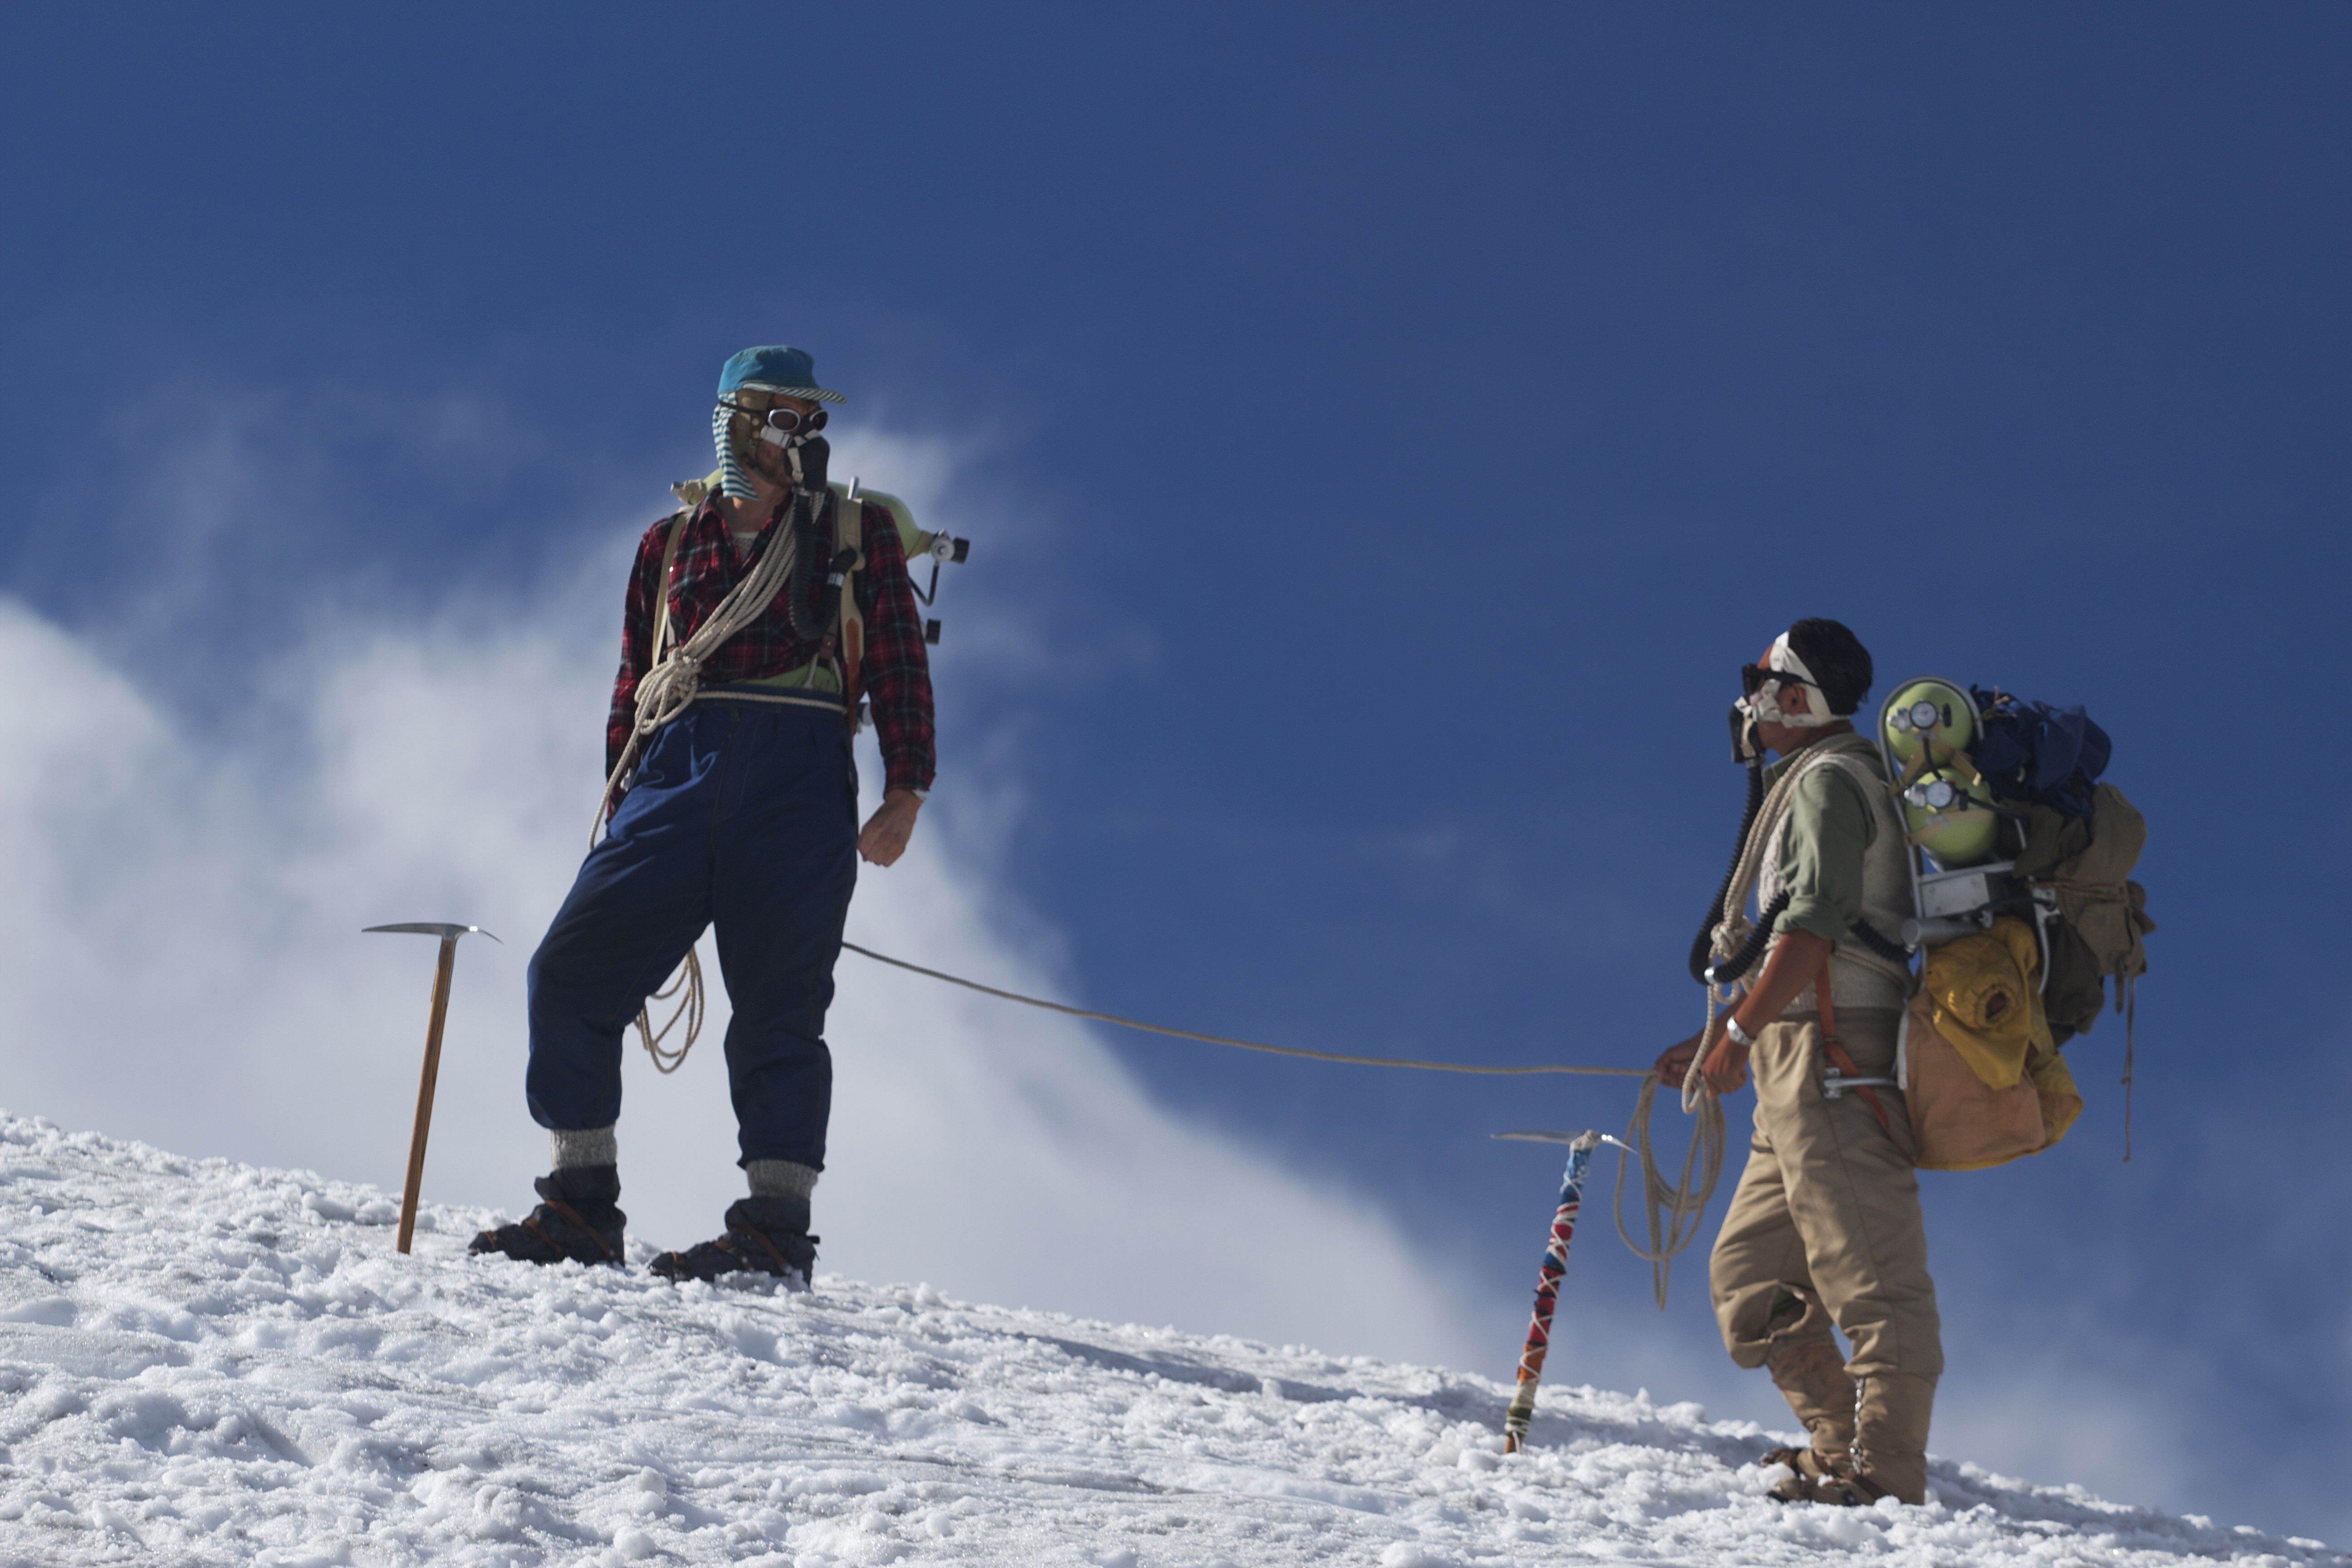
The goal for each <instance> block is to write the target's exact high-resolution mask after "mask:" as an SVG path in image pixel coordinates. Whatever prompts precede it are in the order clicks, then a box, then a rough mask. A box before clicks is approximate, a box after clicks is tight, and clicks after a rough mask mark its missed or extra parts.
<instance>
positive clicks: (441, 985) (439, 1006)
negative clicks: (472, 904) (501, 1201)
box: [361, 921, 506, 1252]
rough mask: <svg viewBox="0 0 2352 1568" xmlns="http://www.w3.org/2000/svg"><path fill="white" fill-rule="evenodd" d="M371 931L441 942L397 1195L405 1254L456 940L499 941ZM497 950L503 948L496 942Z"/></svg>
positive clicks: (447, 933) (427, 930) (431, 930)
mask: <svg viewBox="0 0 2352 1568" xmlns="http://www.w3.org/2000/svg"><path fill="white" fill-rule="evenodd" d="M371 931H392V932H397V933H400V934H403V935H411V936H437V937H439V938H440V939H441V963H440V965H439V967H438V968H436V970H435V971H434V975H433V1018H432V1022H430V1023H428V1024H427V1025H426V1026H425V1074H424V1077H423V1078H422V1079H419V1080H418V1081H417V1085H416V1127H415V1131H412V1132H411V1133H410V1134H409V1136H408V1182H407V1184H406V1185H405V1186H404V1187H402V1188H401V1192H400V1241H399V1244H398V1245H399V1250H401V1251H403V1252H406V1251H407V1250H408V1244H409V1242H410V1241H411V1240H413V1239H414V1238H415V1235H416V1194H417V1189H418V1188H420V1187H421V1186H423V1185H424V1184H425V1134H426V1133H427V1132H429V1131H432V1128H433V1086H434V1084H435V1082H436V1080H438V1079H439V1078H440V1076H441V1026H442V1025H443V1024H444V1023H445V1022H446V1021H447V1019H448V1016H449V973H450V971H451V970H453V969H454V968H456V967H457V939H458V938H459V937H461V936H464V935H466V934H467V932H469V931H481V932H482V934H483V935H484V936H487V937H489V938H490V940H491V941H492V942H498V941H499V939H498V938H497V937H495V936H491V934H490V933H489V932H488V931H482V928H481V927H479V926H466V925H456V924H453V923H451V922H449V921H408V922H406V923H405V924H402V925H388V926H369V927H367V928H365V930H363V931H362V932H361V934H362V935H366V934H368V932H371ZM505 945H506V944H505V943H504V942H499V946H501V947H503V946H505Z"/></svg>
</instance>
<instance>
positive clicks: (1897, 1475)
mask: <svg viewBox="0 0 2352 1568" xmlns="http://www.w3.org/2000/svg"><path fill="white" fill-rule="evenodd" d="M1935 1406H1936V1383H1935V1380H1934V1379H1933V1378H1927V1377H1914V1376H1912V1375H1911V1374H1910V1373H1905V1372H1885V1373H1872V1374H1871V1375H1870V1376H1868V1377H1865V1378H1864V1379H1863V1380H1862V1394H1861V1397H1860V1399H1859V1400H1858V1401H1857V1402H1856V1404H1855V1406H1854V1426H1853V1479H1854V1481H1856V1482H1858V1483H1860V1486H1858V1487H1857V1488H1856V1489H1857V1490H1866V1491H1867V1492H1868V1493H1869V1494H1870V1495H1868V1496H1866V1497H1858V1498H1856V1499H1855V1501H1859V1502H1874V1501H1876V1500H1877V1499H1878V1498H1880V1497H1894V1498H1896V1499H1899V1500H1902V1501H1904V1502H1907V1503H1923V1502H1926V1501H1927V1418H1928V1416H1929V1415H1931V1414H1932V1413H1933V1411H1934V1410H1935ZM1816 1500H1817V1501H1822V1502H1830V1501H1833V1499H1831V1498H1827V1497H1822V1496H1820V1495H1819V1494H1818V1492H1817V1493H1816Z"/></svg>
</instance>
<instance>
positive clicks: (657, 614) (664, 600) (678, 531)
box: [654, 507, 694, 664]
mask: <svg viewBox="0 0 2352 1568" xmlns="http://www.w3.org/2000/svg"><path fill="white" fill-rule="evenodd" d="M693 515H694V509H693V508H692V507H680V508H679V509H678V511H677V516H675V517H673V518H671V519H670V520H669V539H668V541H667V542H666V543H665V544H663V546H662V569H661V582H660V584H659V586H658V587H657V588H656V592H657V593H658V594H659V595H661V597H660V598H659V599H657V600H656V601H655V604H654V662H655V663H656V664H659V663H660V662H661V657H662V655H663V654H665V653H667V652H668V651H669V637H670V633H671V630H672V628H671V626H670V624H669V574H670V572H671V570H672V569H673V568H674V567H676V566H677V542H678V538H679V536H680V535H682V534H684V533H685V532H686V524H687V521H688V519H689V518H691V517H692V516H693Z"/></svg>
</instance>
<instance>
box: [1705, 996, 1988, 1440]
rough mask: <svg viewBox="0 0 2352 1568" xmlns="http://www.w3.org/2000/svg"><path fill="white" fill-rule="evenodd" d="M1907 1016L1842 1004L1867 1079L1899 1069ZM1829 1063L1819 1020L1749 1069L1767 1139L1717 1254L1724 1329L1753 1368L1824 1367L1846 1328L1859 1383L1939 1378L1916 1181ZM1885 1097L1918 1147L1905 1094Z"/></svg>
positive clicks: (1718, 1305)
mask: <svg viewBox="0 0 2352 1568" xmlns="http://www.w3.org/2000/svg"><path fill="white" fill-rule="evenodd" d="M1901 1016H1902V1015H1901V1014H1900V1013H1899V1012H1897V1011H1895V1009H1892V1008H1860V1007H1856V1008H1840V1009H1839V1010H1838V1032H1839V1035H1840V1037H1841V1043H1842V1044H1843V1046H1844V1047H1845V1048H1846V1052H1847V1054H1848V1055H1849V1056H1851V1057H1852V1058H1853V1063H1854V1066H1855V1067H1857V1068H1860V1069H1861V1070H1862V1072H1863V1074H1864V1076H1866V1077H1872V1078H1876V1077H1882V1076H1886V1077H1891V1076H1892V1075H1893V1073H1894V1064H1895V1026H1896V1024H1897V1021H1898V1020H1899V1019H1900V1018H1901ZM1825 1061H1826V1058H1824V1057H1823V1056H1822V1031H1821V1025H1820V1022H1819V1021H1818V1019H1817V1018H1815V1017H1813V1016H1810V1015H1806V1016H1791V1017H1790V1018H1787V1019H1784V1020H1783V1021H1781V1022H1780V1023H1777V1024H1773V1025H1771V1026H1769V1027H1768V1028H1766V1029H1765V1030H1764V1031H1763V1032H1762V1033H1761V1034H1759V1036H1758V1037H1757V1040H1756V1048H1755V1050H1754V1051H1753V1052H1752V1053H1751V1054H1750V1056H1749V1058H1748V1072H1749V1073H1750V1075H1751V1076H1752V1077H1753V1079H1754V1080H1755V1085H1756V1130H1755V1135H1754V1136H1753V1137H1752V1138H1751V1139H1750V1140H1749V1142H1748V1168H1747V1170H1745V1171H1744V1172H1742V1173H1741V1174H1740V1177H1739V1187H1738V1191H1736V1192H1734V1193H1733V1194H1732V1196H1731V1211H1730V1212H1729V1213H1728V1214H1727V1215H1724V1219H1723V1233H1722V1235H1720V1236H1718V1237H1717V1238H1716V1243H1715V1252H1714V1254H1713V1256H1712V1257H1710V1258H1708V1260H1707V1283H1708V1286H1709V1289H1710V1290H1711V1292H1712V1294H1713V1297H1714V1300H1715V1316H1716V1321H1717V1324H1718V1325H1719V1326H1720V1327H1721V1328H1722V1330H1723V1342H1724V1345H1725V1347H1726V1348H1727V1349H1728V1350H1729V1351H1730V1352H1731V1359H1732V1360H1733V1361H1734V1362H1736V1363H1738V1364H1739V1365H1741V1366H1744V1367H1756V1366H1761V1365H1763V1364H1765V1363H1766V1361H1767V1360H1768V1359H1769V1360H1770V1361H1771V1362H1772V1363H1774V1364H1775V1366H1776V1367H1777V1366H1779V1365H1780V1364H1781V1363H1783V1362H1785V1361H1787V1360H1789V1359H1790V1358H1791V1357H1796V1358H1801V1359H1818V1357H1819V1354H1820V1350H1821V1348H1822V1347H1823V1346H1827V1347H1829V1348H1831V1349H1832V1351H1833V1350H1834V1347H1835V1341H1834V1340H1832V1338H1831V1334H1830V1329H1831V1326H1832V1324H1834V1325H1835V1326H1836V1327H1837V1328H1838V1329H1839V1330H1840V1331H1843V1333H1844V1335H1845V1337H1846V1339H1847V1341H1848V1342H1849V1343H1850V1344H1851V1345H1852V1347H1853V1353H1852V1354H1851V1355H1850V1356H1848V1357H1847V1358H1846V1363H1845V1370H1846V1373H1847V1375H1848V1376H1850V1377H1853V1378H1857V1379H1867V1378H1872V1377H1880V1376H1885V1375H1886V1374H1890V1373H1904V1374H1907V1375H1909V1376H1913V1377H1918V1378H1924V1379H1927V1381H1928V1382H1929V1383H1930V1384H1932V1383H1933V1382H1934V1380H1935V1379H1936V1378H1937V1377H1938V1376H1940V1375H1941V1374H1942V1373H1943V1370H1944V1350H1943V1341H1942V1325H1941V1323H1940V1321H1938V1319H1937V1315H1936V1283H1935V1281H1934V1280H1932V1279H1929V1278H1928V1277H1927V1229H1926V1226H1924V1225H1923V1223H1922V1222H1921V1219H1920V1214H1919V1182H1918V1177H1917V1175H1916V1173H1914V1172H1913V1170H1912V1168H1911V1163H1910V1161H1909V1160H1908V1159H1906V1157H1905V1156H1904V1154H1903V1152H1902V1149H1901V1148H1898V1147H1897V1146H1896V1144H1895V1139H1894V1138H1890V1137H1889V1136H1888V1134H1887V1132H1886V1131H1885V1129H1884V1128H1882V1127H1880V1126H1879V1124H1878V1118H1877V1116H1876V1115H1875V1114H1874V1112H1873V1111H1872V1110H1871V1109H1870V1105H1869V1103H1868V1102H1867V1101H1866V1100H1864V1099H1863V1098H1862V1097H1861V1096H1860V1095H1859V1094H1856V1093H1853V1092H1852V1091H1848V1092H1847V1093H1846V1094H1844V1095H1843V1096H1841V1097H1840V1098H1838V1099H1837V1100H1827V1099H1825V1098H1823V1096H1822V1068H1823V1067H1824V1065H1825ZM1873 1092H1874V1093H1875V1094H1876V1095H1877V1096H1878V1102H1879V1104H1880V1105H1882V1106H1884V1107H1885V1110H1886V1111H1887V1115H1888V1120H1889V1121H1892V1122H1893V1123H1894V1130H1895V1138H1900V1139H1902V1140H1903V1144H1904V1147H1908V1145H1909V1142H1910V1138H1911V1123H1910V1120H1909V1118H1908V1116H1907V1115H1906V1113H1905V1111H1904V1108H1903V1096H1902V1095H1901V1093H1900V1092H1898V1091H1896V1090H1895V1089H1874V1090H1873ZM1921 1425H1922V1426H1924V1425H1925V1423H1924V1421H1923V1422H1922V1423H1921ZM1920 1436H1922V1437H1923V1438H1924V1436H1926V1434H1925V1432H1924V1430H1923V1431H1922V1433H1921V1434H1920Z"/></svg>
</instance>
